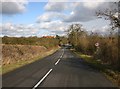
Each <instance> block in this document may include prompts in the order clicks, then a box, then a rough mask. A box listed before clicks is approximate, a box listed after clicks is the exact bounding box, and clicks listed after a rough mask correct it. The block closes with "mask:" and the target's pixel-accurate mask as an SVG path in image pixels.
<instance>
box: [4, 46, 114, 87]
mask: <svg viewBox="0 0 120 89" xmlns="http://www.w3.org/2000/svg"><path fill="white" fill-rule="evenodd" d="M2 82H3V87H31V88H33V89H35V88H37V87H115V85H114V84H112V82H111V81H109V80H108V79H107V78H106V77H105V76H104V74H102V73H100V72H99V71H98V70H96V69H93V68H92V67H90V66H89V65H88V63H86V62H84V61H83V60H82V59H81V58H79V57H78V56H76V55H75V54H74V53H72V52H71V51H70V50H69V49H65V48H61V49H59V50H58V51H57V52H55V53H54V54H52V55H50V56H48V57H45V58H44V59H41V60H38V61H36V62H34V63H31V64H29V65H26V66H23V67H21V68H19V69H17V70H14V71H12V72H9V73H7V74H5V75H3V81H2Z"/></svg>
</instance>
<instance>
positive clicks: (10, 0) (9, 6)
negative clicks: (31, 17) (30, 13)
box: [0, 0, 28, 15]
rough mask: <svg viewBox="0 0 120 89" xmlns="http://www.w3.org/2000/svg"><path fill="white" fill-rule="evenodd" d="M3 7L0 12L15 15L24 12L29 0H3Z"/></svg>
mask: <svg viewBox="0 0 120 89" xmlns="http://www.w3.org/2000/svg"><path fill="white" fill-rule="evenodd" d="M1 4H2V9H1V10H0V13H2V14H6V15H13V14H17V13H23V12H24V11H25V10H26V5H27V4H28V2H27V0H3V1H2V2H1Z"/></svg>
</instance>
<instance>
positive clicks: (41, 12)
mask: <svg viewBox="0 0 120 89" xmlns="http://www.w3.org/2000/svg"><path fill="white" fill-rule="evenodd" d="M58 1H59V2H58ZM58 1H56V0H49V1H47V0H46V1H44V2H43V1H39V0H36V1H34V2H33V1H28V0H19V1H17V0H3V1H2V2H0V6H1V7H2V8H1V10H0V15H2V16H1V17H0V19H2V21H1V22H0V31H1V34H0V36H10V37H21V36H24V37H29V36H38V37H41V36H46V35H51V36H55V35H61V36H64V35H66V30H67V29H68V27H69V26H70V25H71V24H74V23H79V24H82V26H83V28H84V29H85V30H86V31H88V32H91V31H92V32H96V33H99V34H107V32H108V30H109V24H110V21H108V20H105V19H103V18H98V17H97V16H96V12H97V11H99V10H100V11H104V10H105V9H107V8H108V9H111V7H112V9H114V8H116V6H114V5H112V2H106V0H95V1H94V0H93V1H90V0H81V1H78V0H77V1H76V2H75V1H74V2H71V1H68V0H64V1H60V0H58ZM107 1H108V0H107ZM111 5H112V6H111Z"/></svg>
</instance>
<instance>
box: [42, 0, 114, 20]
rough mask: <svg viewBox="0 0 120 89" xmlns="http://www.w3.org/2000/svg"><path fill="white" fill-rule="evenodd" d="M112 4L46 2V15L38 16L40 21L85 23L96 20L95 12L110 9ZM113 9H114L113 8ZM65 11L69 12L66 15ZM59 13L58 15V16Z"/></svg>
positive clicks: (101, 1) (103, 1) (102, 0)
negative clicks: (60, 20)
mask: <svg viewBox="0 0 120 89" xmlns="http://www.w3.org/2000/svg"><path fill="white" fill-rule="evenodd" d="M111 3H112V2H105V0H97V1H92V2H90V1H89V0H83V2H69V3H67V2H48V3H47V4H46V6H45V10H46V11H48V12H47V13H45V14H43V15H42V16H40V20H43V21H51V20H52V18H55V17H57V18H60V19H62V20H63V21H65V22H85V21H90V20H94V19H97V16H96V12H97V11H99V10H101V11H104V10H105V9H106V8H109V9H110V8H113V6H112V7H111ZM113 9H114V8H113ZM66 11H68V12H70V11H71V12H70V13H67V14H66ZM58 13H59V14H58Z"/></svg>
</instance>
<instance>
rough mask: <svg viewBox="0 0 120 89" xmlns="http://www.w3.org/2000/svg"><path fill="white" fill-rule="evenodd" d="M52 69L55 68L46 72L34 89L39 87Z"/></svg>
mask: <svg viewBox="0 0 120 89" xmlns="http://www.w3.org/2000/svg"><path fill="white" fill-rule="evenodd" d="M52 70H53V69H50V70H49V71H48V72H47V73H46V74H45V76H44V77H43V78H42V79H41V80H40V81H39V82H38V83H37V84H36V85H35V86H34V87H33V88H32V89H35V88H37V87H38V86H39V85H40V84H41V83H42V82H43V81H44V79H45V78H46V77H47V76H48V75H49V74H50V72H51V71H52Z"/></svg>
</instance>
